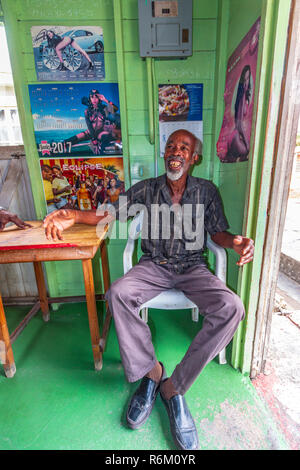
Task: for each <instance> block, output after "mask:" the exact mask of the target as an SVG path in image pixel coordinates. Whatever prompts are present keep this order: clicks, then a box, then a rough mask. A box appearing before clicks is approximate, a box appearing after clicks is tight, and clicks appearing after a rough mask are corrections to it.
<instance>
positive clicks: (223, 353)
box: [219, 348, 227, 364]
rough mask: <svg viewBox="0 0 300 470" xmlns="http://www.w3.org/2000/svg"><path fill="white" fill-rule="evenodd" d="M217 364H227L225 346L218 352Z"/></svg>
mask: <svg viewBox="0 0 300 470" xmlns="http://www.w3.org/2000/svg"><path fill="white" fill-rule="evenodd" d="M219 364H227V361H226V348H224V349H222V351H221V352H220V353H219Z"/></svg>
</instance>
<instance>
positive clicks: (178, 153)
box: [173, 145, 181, 155]
mask: <svg viewBox="0 0 300 470" xmlns="http://www.w3.org/2000/svg"><path fill="white" fill-rule="evenodd" d="M173 153H174V155H180V154H181V150H180V146H179V145H175V146H174V150H173Z"/></svg>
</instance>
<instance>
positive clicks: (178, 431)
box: [160, 392, 199, 450]
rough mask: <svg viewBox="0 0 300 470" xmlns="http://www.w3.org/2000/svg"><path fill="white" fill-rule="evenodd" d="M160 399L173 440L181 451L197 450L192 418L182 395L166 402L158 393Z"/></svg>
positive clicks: (196, 435) (196, 437)
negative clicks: (165, 410) (168, 420)
mask: <svg viewBox="0 0 300 470" xmlns="http://www.w3.org/2000/svg"><path fill="white" fill-rule="evenodd" d="M160 396H161V399H162V401H163V403H164V405H165V407H166V408H167V412H168V415H169V419H170V426H171V432H172V436H173V439H174V441H175V443H176V445H177V447H179V449H182V450H196V449H199V439H198V433H197V429H196V425H195V422H194V420H193V417H192V415H191V413H190V411H189V409H188V406H187V403H186V401H185V398H184V397H183V396H182V395H174V396H173V397H172V398H170V400H166V399H165V398H164V397H163V396H162V393H161V392H160Z"/></svg>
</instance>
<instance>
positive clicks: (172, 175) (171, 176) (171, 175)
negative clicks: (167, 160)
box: [167, 168, 183, 181]
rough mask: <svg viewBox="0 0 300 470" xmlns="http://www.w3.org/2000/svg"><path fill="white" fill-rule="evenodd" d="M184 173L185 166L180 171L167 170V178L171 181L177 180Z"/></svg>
mask: <svg viewBox="0 0 300 470" xmlns="http://www.w3.org/2000/svg"><path fill="white" fill-rule="evenodd" d="M182 175H183V168H181V170H180V171H179V172H176V173H173V172H172V171H169V170H167V178H169V180H171V181H177V180H179V178H181V177H182Z"/></svg>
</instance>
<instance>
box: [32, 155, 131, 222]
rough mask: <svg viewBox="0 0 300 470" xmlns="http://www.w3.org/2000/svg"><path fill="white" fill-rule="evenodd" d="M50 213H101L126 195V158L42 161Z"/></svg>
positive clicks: (43, 178)
mask: <svg viewBox="0 0 300 470" xmlns="http://www.w3.org/2000/svg"><path fill="white" fill-rule="evenodd" d="M40 167H41V175H42V180H43V186H44V195H45V200H46V204H47V213H48V214H49V213H50V212H53V211H54V210H56V209H62V208H66V209H67V208H68V209H77V210H91V209H97V207H99V206H101V205H102V204H104V203H114V202H115V201H117V200H118V198H119V196H120V194H122V193H123V192H124V191H125V185H124V169H123V157H104V158H99V157H97V158H73V159H72V158H66V159H63V158H57V159H54V158H50V159H47V158H46V159H44V158H43V159H40Z"/></svg>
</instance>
